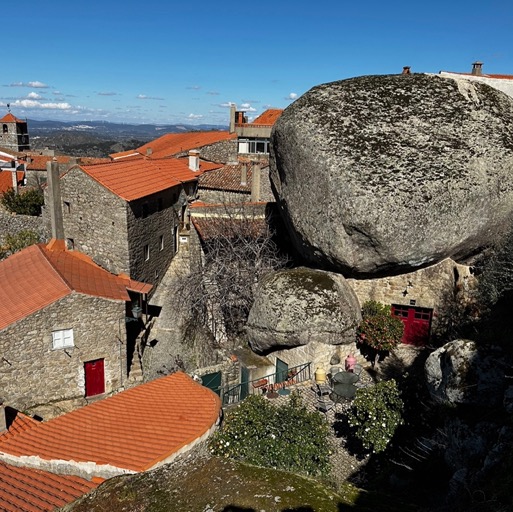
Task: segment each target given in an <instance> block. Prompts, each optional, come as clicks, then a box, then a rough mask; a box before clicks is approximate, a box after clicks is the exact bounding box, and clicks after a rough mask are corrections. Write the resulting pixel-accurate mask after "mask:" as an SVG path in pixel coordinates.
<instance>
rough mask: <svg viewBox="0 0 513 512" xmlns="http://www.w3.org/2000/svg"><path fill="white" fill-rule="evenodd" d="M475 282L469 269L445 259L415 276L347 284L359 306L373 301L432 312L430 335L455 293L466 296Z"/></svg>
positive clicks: (364, 280) (412, 274) (349, 281)
mask: <svg viewBox="0 0 513 512" xmlns="http://www.w3.org/2000/svg"><path fill="white" fill-rule="evenodd" d="M474 280H475V279H474V277H473V275H472V274H471V272H470V267H468V266H466V265H460V264H458V263H456V262H455V261H453V260H451V259H449V258H447V259H445V260H443V261H441V262H440V263H437V264H436V265H432V266H430V267H426V268H423V269H421V270H417V271H416V272H409V273H407V274H400V275H397V276H389V277H383V278H379V279H362V280H359V279H348V280H347V282H348V284H349V285H350V286H351V287H352V288H353V290H354V291H355V293H356V296H357V297H358V300H359V301H360V304H363V303H364V302H365V301H367V300H375V301H377V302H381V303H383V304H398V305H405V306H415V307H422V308H431V309H433V310H434V311H433V321H432V326H431V327H432V332H433V331H436V328H437V319H438V318H439V316H440V314H442V313H443V309H444V307H447V306H448V305H449V304H448V303H447V301H448V300H451V299H452V298H454V296H455V293H456V292H457V293H460V292H462V293H463V294H465V292H466V291H468V290H469V289H471V288H472V286H473V283H474ZM462 300H464V297H462Z"/></svg>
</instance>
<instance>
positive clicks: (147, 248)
mask: <svg viewBox="0 0 513 512" xmlns="http://www.w3.org/2000/svg"><path fill="white" fill-rule="evenodd" d="M149 259H150V246H149V245H145V246H144V260H145V261H148V260H149Z"/></svg>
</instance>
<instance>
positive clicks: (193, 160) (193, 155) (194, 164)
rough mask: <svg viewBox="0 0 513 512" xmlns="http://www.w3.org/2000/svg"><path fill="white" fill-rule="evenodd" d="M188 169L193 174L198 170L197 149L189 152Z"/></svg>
mask: <svg viewBox="0 0 513 512" xmlns="http://www.w3.org/2000/svg"><path fill="white" fill-rule="evenodd" d="M189 169H190V170H191V171H194V172H197V171H199V170H200V164H199V151H198V150H197V149H190V150H189Z"/></svg>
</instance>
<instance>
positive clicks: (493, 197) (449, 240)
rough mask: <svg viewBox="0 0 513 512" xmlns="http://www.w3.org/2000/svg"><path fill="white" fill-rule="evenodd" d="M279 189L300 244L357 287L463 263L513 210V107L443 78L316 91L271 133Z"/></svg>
mask: <svg viewBox="0 0 513 512" xmlns="http://www.w3.org/2000/svg"><path fill="white" fill-rule="evenodd" d="M270 165H271V173H270V177H271V183H272V186H273V190H274V193H275V196H276V199H277V202H278V204H279V206H280V209H281V211H282V213H283V217H284V219H285V221H286V223H287V224H288V227H289V232H290V234H291V236H292V239H293V241H294V245H295V246H296V248H297V250H298V251H299V252H300V253H301V255H302V256H303V257H304V258H305V259H306V260H307V261H310V262H312V263H313V265H314V266H317V267H323V268H327V269H331V270H335V271H337V272H343V273H345V275H353V276H355V277H358V276H364V275H368V276H370V277H372V276H374V275H379V274H388V273H394V272H397V273H400V272H403V271H410V270H414V269H416V268H419V267H422V266H426V265H428V264H432V263H435V262H438V261H440V260H442V259H443V258H446V257H452V258H454V259H456V260H458V261H463V260H464V259H465V258H466V257H467V256H469V255H471V254H473V253H475V252H476V251H477V250H479V248H480V247H482V246H484V245H485V244H487V243H488V242H489V241H490V240H491V239H494V238H495V237H497V236H498V233H499V234H500V233H501V231H502V230H503V229H505V228H506V225H507V224H508V221H509V219H510V217H511V214H512V210H513V100H512V99H511V98H509V97H508V96H506V95H505V94H504V93H502V92H500V91H497V90H495V89H493V88H491V87H489V86H488V85H486V84H483V83H479V82H470V81H468V80H465V79H463V78H462V79H452V78H442V77H440V76H437V75H427V74H412V75H386V76H364V77H359V78H353V79H349V80H343V81H339V82H333V83H328V84H323V85H319V86H317V87H314V88H313V89H311V90H310V91H308V92H307V93H305V94H304V95H303V96H301V97H300V98H299V99H298V100H297V101H295V102H294V103H293V104H292V105H290V106H289V107H288V108H287V109H285V111H284V112H283V113H282V115H281V116H280V118H279V119H278V121H277V122H276V124H275V126H274V128H273V131H272V134H271V154H270Z"/></svg>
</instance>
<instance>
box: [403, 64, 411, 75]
mask: <svg viewBox="0 0 513 512" xmlns="http://www.w3.org/2000/svg"><path fill="white" fill-rule="evenodd" d="M410 69H411V68H410V66H403V72H402V73H401V74H403V75H410V74H411V71H410Z"/></svg>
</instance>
